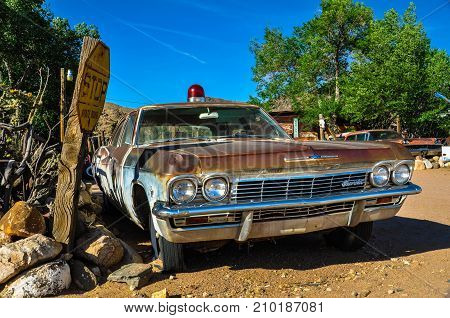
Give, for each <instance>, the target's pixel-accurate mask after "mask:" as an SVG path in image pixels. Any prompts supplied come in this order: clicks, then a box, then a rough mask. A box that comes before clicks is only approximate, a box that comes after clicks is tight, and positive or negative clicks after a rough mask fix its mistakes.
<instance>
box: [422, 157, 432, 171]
mask: <svg viewBox="0 0 450 318" xmlns="http://www.w3.org/2000/svg"><path fill="white" fill-rule="evenodd" d="M423 164H424V165H425V168H427V169H433V165H432V164H431V161H430V160H428V159H423Z"/></svg>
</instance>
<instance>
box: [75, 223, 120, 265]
mask: <svg viewBox="0 0 450 318" xmlns="http://www.w3.org/2000/svg"><path fill="white" fill-rule="evenodd" d="M76 244H77V246H78V248H77V249H76V250H75V255H77V256H78V257H79V258H81V259H84V260H86V261H89V262H92V263H94V264H96V265H98V266H103V267H106V268H109V267H111V266H113V265H116V264H118V263H120V261H121V260H122V258H123V253H124V252H123V247H122V244H121V243H120V240H119V239H118V238H116V237H115V236H114V234H112V233H111V232H109V231H108V230H106V229H105V228H104V227H102V226H96V227H94V228H90V229H89V230H88V231H87V232H86V233H85V234H84V235H82V236H81V237H80V238H78V239H77V242H76Z"/></svg>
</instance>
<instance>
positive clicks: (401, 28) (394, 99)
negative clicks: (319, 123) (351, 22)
mask: <svg viewBox="0 0 450 318" xmlns="http://www.w3.org/2000/svg"><path fill="white" fill-rule="evenodd" d="M414 11H415V8H414V6H413V5H410V7H409V8H408V9H407V10H406V12H405V13H404V15H403V16H402V17H401V16H399V15H398V13H397V12H395V11H394V10H390V11H388V12H387V13H386V14H385V16H384V18H383V19H382V20H380V21H374V22H373V23H372V25H371V28H370V32H369V35H368V36H367V39H366V47H365V48H364V49H363V50H362V51H361V52H360V53H358V54H357V55H356V58H355V61H354V63H353V65H352V72H351V75H350V76H349V77H348V80H347V82H346V85H345V88H344V90H345V96H346V98H345V107H344V109H343V112H344V114H345V115H347V116H348V118H349V119H350V120H351V121H352V122H355V123H358V124H360V125H361V126H365V127H377V128H383V127H388V126H389V125H390V124H391V123H392V122H393V121H394V120H395V117H396V116H400V119H401V122H402V127H403V128H405V129H406V130H407V131H408V132H409V133H413V134H419V135H422V134H431V135H438V134H439V133H444V132H445V126H446V125H448V124H449V122H448V118H447V119H445V118H443V117H440V116H439V113H441V112H442V109H443V108H445V102H443V101H439V100H437V99H436V98H435V97H434V96H433V94H434V92H436V91H437V90H439V91H441V92H443V93H448V90H449V86H448V83H449V72H450V63H449V58H448V55H447V54H445V53H444V52H443V51H438V50H432V49H430V41H429V39H428V38H427V36H426V34H425V31H424V30H423V26H422V25H421V24H420V23H417V21H416V16H415V12H414ZM446 83H447V84H446ZM445 122H446V124H445Z"/></svg>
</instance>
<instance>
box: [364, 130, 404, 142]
mask: <svg viewBox="0 0 450 318" xmlns="http://www.w3.org/2000/svg"><path fill="white" fill-rule="evenodd" d="M385 139H402V136H400V135H399V134H398V133H396V132H395V131H390V130H387V131H372V132H370V135H369V140H385Z"/></svg>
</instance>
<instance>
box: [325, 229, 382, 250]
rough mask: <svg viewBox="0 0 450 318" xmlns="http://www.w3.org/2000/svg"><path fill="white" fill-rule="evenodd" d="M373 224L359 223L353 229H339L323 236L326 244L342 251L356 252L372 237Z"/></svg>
mask: <svg viewBox="0 0 450 318" xmlns="http://www.w3.org/2000/svg"><path fill="white" fill-rule="evenodd" d="M372 227H373V222H365V223H360V224H358V225H357V226H355V227H341V228H337V229H335V230H333V231H332V232H330V233H328V234H327V235H326V236H325V239H326V241H327V243H328V244H330V245H332V246H334V247H336V248H338V249H340V250H343V251H356V250H359V249H360V248H362V247H363V246H365V245H366V244H367V241H368V240H369V239H370V236H371V235H372Z"/></svg>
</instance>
